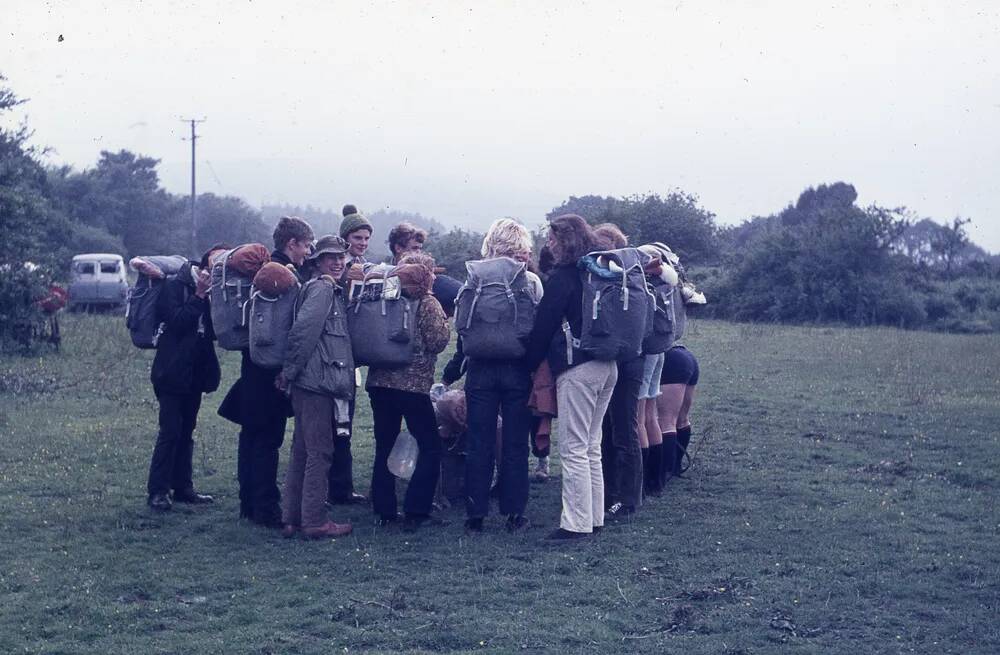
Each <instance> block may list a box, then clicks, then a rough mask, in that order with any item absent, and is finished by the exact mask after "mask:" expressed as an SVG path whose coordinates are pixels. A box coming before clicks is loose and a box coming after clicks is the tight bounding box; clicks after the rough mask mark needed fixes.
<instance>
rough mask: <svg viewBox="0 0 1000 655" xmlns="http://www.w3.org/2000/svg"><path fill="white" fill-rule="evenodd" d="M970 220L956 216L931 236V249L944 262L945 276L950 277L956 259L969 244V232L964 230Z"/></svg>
mask: <svg viewBox="0 0 1000 655" xmlns="http://www.w3.org/2000/svg"><path fill="white" fill-rule="evenodd" d="M971 222H972V221H971V220H970V219H967V218H966V219H962V218H958V217H956V218H955V219H954V220H952V222H951V224H950V225H945V226H943V227H942V228H941V229H940V230H939V231H938V232H937V234H935V235H933V236H932V237H931V241H930V246H931V250H932V251H933V252H934V253H936V254H937V255H938V257H940V258H941V261H942V262H943V263H944V274H945V276H946V277H951V273H952V267H953V266H954V265H955V262H956V260H957V259H958V257H959V256H960V255H961V254H962V252H963V251H964V250H965V249H966V248H968V246H969V234H968V232H966V231H965V226H966V225H968V224H969V223H971Z"/></svg>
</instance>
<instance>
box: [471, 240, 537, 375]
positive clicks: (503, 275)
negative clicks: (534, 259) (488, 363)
mask: <svg viewBox="0 0 1000 655" xmlns="http://www.w3.org/2000/svg"><path fill="white" fill-rule="evenodd" d="M465 268H466V270H467V271H468V278H467V280H466V282H465V284H464V285H463V286H462V288H461V289H460V290H459V292H458V298H457V299H456V301H455V325H456V326H457V329H458V334H459V336H461V337H462V349H463V351H464V353H465V355H466V356H467V357H471V358H473V359H519V358H521V357H523V356H524V353H525V349H524V342H523V341H522V339H524V338H525V337H527V336H528V334H529V333H530V332H531V328H532V327H533V326H534V323H535V302H534V301H533V300H532V298H531V295H530V294H529V292H528V277H527V269H526V267H525V265H524V263H523V262H519V261H517V260H514V259H511V258H509V257H497V258H495V259H483V260H480V261H472V262H466V264H465Z"/></svg>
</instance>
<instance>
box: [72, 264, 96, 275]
mask: <svg viewBox="0 0 1000 655" xmlns="http://www.w3.org/2000/svg"><path fill="white" fill-rule="evenodd" d="M76 272H77V273H80V274H81V275H93V274H94V262H80V263H79V264H77V265H76Z"/></svg>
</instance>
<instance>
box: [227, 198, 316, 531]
mask: <svg viewBox="0 0 1000 655" xmlns="http://www.w3.org/2000/svg"><path fill="white" fill-rule="evenodd" d="M314 238H315V237H314V236H313V231H312V228H311V227H310V226H309V223H307V222H305V221H304V220H302V219H301V218H296V217H293V216H285V217H283V218H282V219H281V220H280V221H278V225H277V226H275V228H274V252H272V253H271V261H273V262H277V263H279V264H291V265H292V266H294V267H298V266H301V265H302V263H303V262H304V261H305V258H306V256H307V255H309V253H310V251H311V250H312V246H313V241H314ZM241 356H242V359H241V361H240V377H239V379H238V380H237V381H236V383H235V384H233V386H232V388H231V389H230V390H229V393H228V394H226V398H225V399H224V400H223V401H222V405H221V406H220V407H219V414H220V415H221V416H222V417H224V418H226V419H229V420H230V421H232V422H234V423H236V424H238V425H239V426H240V436H239V447H238V450H237V458H236V475H237V479H238V480H239V485H240V517H241V518H246V519H249V520H250V521H252V522H254V523H257V524H259V525H263V526H266V527H270V528H281V526H282V521H281V491H280V490H279V489H278V453H279V450H280V449H281V444H282V443H284V441H285V427H286V424H287V422H288V417H289V416H291V415H292V407H291V402H290V401H289V399H288V396H286V395H285V394H284V393H282V392H281V391H279V390H278V389H276V388H275V386H274V380H275V378H276V377H277V376H278V372H279V371H278V369H269V368H264V367H262V366H258V365H257V364H255V363H254V361H253V360H252V359H251V358H250V349H249V348H247V349H244V350H243V351H242V352H241Z"/></svg>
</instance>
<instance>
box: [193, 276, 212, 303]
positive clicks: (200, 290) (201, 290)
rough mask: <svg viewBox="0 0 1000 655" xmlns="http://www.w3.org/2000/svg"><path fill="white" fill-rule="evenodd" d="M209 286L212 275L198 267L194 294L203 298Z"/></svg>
mask: <svg viewBox="0 0 1000 655" xmlns="http://www.w3.org/2000/svg"><path fill="white" fill-rule="evenodd" d="M211 288H212V276H211V275H209V274H208V271H203V270H201V269H198V273H197V277H196V278H195V288H194V295H196V296H198V297H199V298H204V297H205V296H207V295H208V290H209V289H211Z"/></svg>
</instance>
